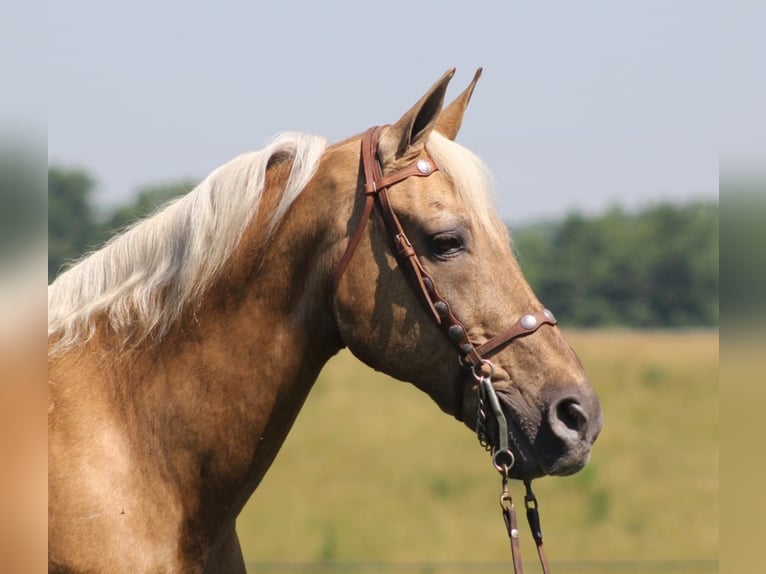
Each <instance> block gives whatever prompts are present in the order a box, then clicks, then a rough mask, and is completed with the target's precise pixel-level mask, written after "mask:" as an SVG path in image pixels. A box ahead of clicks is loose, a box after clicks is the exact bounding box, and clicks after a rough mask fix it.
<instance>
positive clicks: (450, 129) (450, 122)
mask: <svg viewBox="0 0 766 574" xmlns="http://www.w3.org/2000/svg"><path fill="white" fill-rule="evenodd" d="M480 77H481V68H479V69H478V70H476V74H474V76H473V80H471V83H470V84H468V87H467V88H466V89H465V90H463V93H462V94H460V95H459V96H458V97H457V98H455V99H454V100H453V101H452V103H451V104H450V105H448V106H447V107H446V108H444V111H443V112H442V113H441V115H440V116H439V119H438V120H437V122H436V131H437V132H439V133H440V134H442V135H443V136H444V137H447V138H449V139H451V140H453V141H454V139H455V137H457V132H459V131H460V126H461V125H462V124H463V114H465V109H466V108H467V107H468V102H470V101H471V96H472V95H473V89H474V88H475V87H476V82H478V81H479V78H480Z"/></svg>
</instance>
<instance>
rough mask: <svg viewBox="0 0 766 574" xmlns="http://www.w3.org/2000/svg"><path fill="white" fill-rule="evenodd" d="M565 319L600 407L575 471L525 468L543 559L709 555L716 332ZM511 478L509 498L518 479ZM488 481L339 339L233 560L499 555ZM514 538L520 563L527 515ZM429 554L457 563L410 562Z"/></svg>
mask: <svg viewBox="0 0 766 574" xmlns="http://www.w3.org/2000/svg"><path fill="white" fill-rule="evenodd" d="M566 334H567V336H568V337H569V340H570V342H571V343H572V345H573V346H574V347H575V349H576V350H577V352H578V354H579V355H580V357H581V359H582V361H583V363H584V364H585V366H586V369H587V370H588V373H589V375H590V377H591V380H592V383H593V385H594V387H595V388H596V390H597V392H598V393H599V395H600V397H601V402H602V407H603V410H604V419H605V422H604V430H603V432H602V434H601V437H600V438H599V440H598V442H597V443H596V446H595V448H594V451H593V455H592V458H591V462H590V464H589V466H588V467H586V469H585V470H584V471H582V472H580V473H579V474H577V475H575V476H572V477H567V478H545V479H541V480H538V481H536V482H535V486H536V487H535V491H536V493H537V496H538V499H539V502H540V510H541V516H542V525H543V532H544V533H545V543H546V549H547V552H548V557H549V559H550V560H551V562H553V563H554V565H555V564H559V565H560V567H564V569H565V570H566V571H567V572H574V571H576V572H580V571H583V572H585V571H595V570H598V571H606V570H604V569H603V568H602V569H600V570H599V569H598V568H596V566H594V564H598V563H613V564H618V565H619V564H623V565H625V568H626V569H627V568H629V569H630V571H631V572H642V571H644V570H641V569H640V568H638V567H637V566H636V564H635V563H637V562H638V563H640V562H644V561H648V562H650V563H652V564H654V567H653V568H647V570H646V571H657V570H662V571H666V572H672V571H679V572H680V571H682V570H681V569H676V570H673V564H675V563H676V561H680V563H679V566H678V568H681V567H682V566H688V568H687V569H683V571H684V572H695V571H700V572H702V571H710V568H711V564H713V565H714V564H715V561H716V560H717V559H718V432H719V422H718V332H717V331H681V332H662V331H660V332H636V331H571V332H567V333H566ZM512 489H513V491H512V493H513V494H514V495H515V497H516V500H517V506H522V504H521V501H522V494H523V489H522V487H521V485H520V484H516V483H514V484H513V485H512ZM498 493H499V478H498V476H497V473H496V472H495V471H494V470H493V469H492V467H491V466H490V461H489V458H488V455H487V453H485V452H484V451H483V450H482V449H481V447H480V446H479V445H478V443H477V441H476V438H475V436H474V435H472V434H471V432H470V431H468V429H466V428H465V427H463V426H461V425H460V424H458V423H457V422H456V421H454V420H453V419H451V418H450V417H448V416H446V415H444V414H443V413H441V412H440V411H439V410H438V408H437V407H436V406H435V405H434V404H432V402H431V400H430V399H429V398H428V397H427V396H425V395H424V394H422V393H420V392H419V391H417V390H416V389H415V388H413V387H411V386H410V385H407V384H402V383H399V382H397V381H393V380H391V379H389V378H387V377H386V376H384V375H381V374H380V373H375V372H373V371H372V370H370V369H369V368H367V367H366V366H364V365H362V364H361V363H359V362H358V361H357V360H356V359H354V358H353V357H352V356H351V355H350V354H348V353H346V352H344V353H342V354H340V355H339V356H337V357H336V358H334V359H333V360H332V361H331V362H330V363H328V365H327V366H326V368H325V370H324V371H323V372H322V375H321V377H320V379H319V380H318V381H317V384H316V385H315V387H314V389H313V390H312V392H311V395H310V396H309V398H308V400H307V402H306V405H305V407H304V408H303V410H302V411H301V414H300V415H299V417H298V420H297V422H296V424H295V427H294V428H293V430H292V432H291V433H290V435H289V437H288V439H287V441H286V443H285V445H284V447H283V449H282V451H281V452H280V454H279V456H278V457H277V460H276V462H275V463H274V466H273V467H272V469H271V471H270V472H269V474H268V475H267V476H266V478H265V479H264V481H263V483H262V484H261V486H260V488H259V489H258V490H257V491H256V493H255V494H254V495H253V497H252V498H251V500H250V502H249V503H248V505H247V507H246V508H245V510H244V512H243V513H242V515H241V516H240V519H239V521H238V531H239V533H240V540H241V542H242V546H243V552H244V554H245V558H246V560H247V561H248V562H249V563H253V564H254V565H258V564H260V568H256V567H255V566H254V567H253V571H256V570H258V571H262V570H267V569H270V570H271V571H276V570H278V569H277V568H276V566H275V565H274V564H273V563H283V562H289V563H291V564H295V563H304V562H310V563H312V564H314V563H322V562H328V563H333V564H335V565H336V566H337V565H338V564H341V565H342V564H357V565H358V567H352V568H351V569H350V570H349V569H345V570H344V571H359V572H362V571H368V570H365V567H364V566H363V564H362V563H368V562H371V563H383V564H390V563H397V564H412V565H413V566H412V568H411V571H413V572H416V571H417V572H420V571H429V572H436V571H460V570H466V569H468V566H469V564H470V563H477V564H478V563H482V564H485V565H491V564H492V563H496V564H502V565H504V566H503V567H502V568H501V567H498V569H497V570H495V571H510V562H509V548H508V541H507V535H506V534H505V530H504V526H503V524H502V519H501V516H500V513H499V508H498V505H497V496H498ZM520 514H523V512H522V513H520ZM520 518H521V517H520ZM522 549H523V555H524V557H525V561H527V562H529V563H530V566H531V565H532V561H533V558H534V555H535V552H534V543H533V542H532V540H531V538H530V537H529V536H528V533H527V530H526V526H524V528H523V531H522ZM694 561H701V562H700V565H699V569H698V570H695V569H694V565H693V564H691V565H690V564H688V563H689V562H694ZM432 562H443V563H445V564H446V563H448V562H454V563H460V564H463V565H464V567H463V568H461V567H460V566H456V567H455V568H457V570H456V569H451V570H447V569H446V566H445V568H444V569H438V568H436V569H435V568H434V566H433V565H426V566H417V565H418V564H424V563H432ZM574 562H591V566H590V567H587V566H583V567H582V568H585V569H584V570H578V569H577V567H576V566H575V565H572V563H574ZM270 563H271V568H267V565H268V564H270ZM567 564H570V566H569V567H566V565H567ZM631 564H633V566H636V567H635V568H634V567H633V566H631ZM663 565H664V566H663ZM370 568H372V566H370ZM378 568H379V569H378V570H373V569H371V570H369V571H383V570H380V564H379V565H378ZM477 568H478V566H477ZM488 568H489V567H488ZM616 569H617V568H615V570H616ZM405 570H406V568H405V569H399V570H396V571H397V572H404V571H405ZM312 571H320V570H312ZM321 571H324V570H321ZM328 571H329V570H328ZM482 571H490V569H485V570H482ZM532 571H535V570H532ZM554 571H556V569H555V568H554Z"/></svg>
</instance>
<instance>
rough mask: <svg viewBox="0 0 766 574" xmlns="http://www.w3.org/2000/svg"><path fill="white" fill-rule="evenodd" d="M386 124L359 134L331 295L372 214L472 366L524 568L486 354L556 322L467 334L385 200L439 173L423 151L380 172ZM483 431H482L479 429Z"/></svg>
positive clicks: (535, 530) (543, 319)
mask: <svg viewBox="0 0 766 574" xmlns="http://www.w3.org/2000/svg"><path fill="white" fill-rule="evenodd" d="M383 129H384V126H377V127H373V128H370V129H368V130H367V131H366V132H364V134H363V135H362V150H361V161H362V170H363V173H364V195H365V202H364V208H363V210H362V215H361V217H360V218H359V222H358V223H357V225H356V228H355V230H354V232H353V234H352V235H351V238H350V239H349V242H348V245H347V247H346V251H345V252H344V254H343V256H342V257H341V260H340V262H339V263H338V266H337V267H336V268H335V271H334V273H333V274H332V277H331V279H332V285H331V296H332V297H333V299H334V298H335V293H336V291H337V288H338V284H339V283H340V280H341V277H342V276H343V272H344V271H345V270H346V267H347V266H348V264H349V262H350V261H351V258H352V256H353V255H354V252H355V250H356V248H357V246H358V244H359V241H360V240H361V238H362V236H363V234H364V230H365V228H366V226H367V223H368V221H369V220H370V218H371V217H372V216H373V214H374V216H375V218H376V219H377V221H378V224H379V226H380V227H381V229H382V230H383V231H384V233H385V235H386V239H387V242H388V244H389V248H390V249H391V252H392V253H393V255H394V257H395V258H396V261H397V263H398V265H399V268H400V269H401V270H402V273H403V274H404V276H405V278H406V279H407V282H408V283H409V285H410V288H411V289H412V291H413V293H414V294H415V296H416V297H417V299H418V300H419V301H420V304H421V305H422V307H423V309H424V310H425V311H426V313H427V314H428V315H429V316H430V317H431V319H432V320H433V321H434V322H435V324H436V325H437V326H438V327H439V328H440V329H441V331H442V332H444V333H445V335H446V336H447V339H448V340H449V341H450V342H451V343H452V344H453V345H454V346H455V347H456V348H457V352H458V357H459V360H460V363H461V364H462V365H463V366H464V367H466V368H467V369H469V370H470V372H471V374H472V375H473V377H474V379H475V380H476V381H477V382H478V387H477V388H478V391H477V392H478V394H479V401H478V402H479V413H478V416H477V433H478V434H479V439H480V441H481V442H482V444H483V445H484V446H485V447H487V448H488V450H491V451H492V454H493V464H494V465H495V468H496V469H497V470H498V471H499V472H500V474H501V476H502V479H503V491H502V494H501V495H500V506H501V508H502V510H503V518H504V521H505V524H506V528H507V530H508V535H509V538H510V541H511V550H512V554H513V563H514V571H515V572H517V573H521V572H522V566H521V554H520V550H519V535H518V529H517V525H516V513H515V509H514V507H513V502H512V500H511V497H510V494H509V493H508V486H507V485H508V479H509V473H510V470H511V467H512V466H513V464H514V462H515V458H514V455H513V453H512V452H511V450H510V448H509V447H508V431H507V422H506V420H505V415H504V414H503V412H502V409H501V408H500V405H499V401H498V398H497V395H496V393H495V390H494V387H493V385H492V382H491V376H492V371H493V367H492V363H491V362H490V361H489V357H491V356H492V355H494V354H495V353H497V352H498V351H499V350H500V349H502V348H503V347H505V346H506V345H507V344H509V343H510V342H512V341H513V340H514V339H517V338H519V337H523V336H525V335H529V334H532V333H534V332H535V331H537V330H538V329H539V328H540V327H541V326H542V325H545V324H548V325H555V324H556V323H557V321H556V318H555V317H554V316H553V313H551V312H550V311H549V310H548V309H541V310H539V311H536V312H534V313H527V314H524V315H522V316H521V317H520V318H519V319H518V320H517V321H516V322H515V323H514V324H513V325H511V326H510V327H509V328H508V329H506V330H505V331H503V332H501V333H499V334H497V335H495V336H493V337H491V338H490V339H488V340H487V341H484V342H483V343H475V342H474V341H472V340H471V339H469V337H468V333H467V329H466V327H465V325H464V324H463V323H462V322H461V321H460V319H458V318H457V317H456V316H455V314H454V312H453V311H452V308H451V307H450V304H449V302H448V301H447V300H446V299H445V298H444V297H442V295H441V294H440V293H439V291H438V289H437V288H436V284H435V283H434V280H433V278H432V277H431V275H430V274H429V273H428V271H426V269H425V268H424V267H423V265H422V263H421V262H420V259H419V258H418V254H417V252H416V251H415V248H414V247H413V246H412V243H411V242H410V240H409V238H408V237H407V235H406V233H405V232H404V228H403V227H402V224H401V222H400V221H399V218H398V217H397V215H396V213H395V212H394V210H393V209H392V208H391V204H390V202H389V198H388V190H389V188H390V187H392V186H394V185H396V184H397V183H400V182H402V181H404V180H406V179H408V178H410V177H428V176H430V175H431V174H433V173H434V172H436V171H438V167H437V165H436V163H435V162H434V161H433V160H432V159H431V158H430V157H429V156H428V154H427V152H426V151H425V149H424V150H423V151H422V152H421V153H420V154H419V156H418V157H417V158H416V159H415V160H414V161H413V162H411V163H409V164H408V165H407V166H405V167H403V168H401V169H399V170H397V171H394V172H392V173H389V174H387V175H384V174H383V169H382V167H381V164H380V161H379V158H378V139H379V137H380V134H381V132H382V130H383ZM463 395H464V392H459V393H458V397H459V404H458V406H457V408H456V409H455V417H456V418H457V419H458V420H462V400H463ZM488 407H490V408H491V410H492V412H491V414H493V415H494V416H495V419H496V421H497V426H498V433H497V435H498V436H497V442H496V443H495V441H491V440H490V439H489V436H488V433H487V430H486V427H484V428H483V429H482V428H481V425H482V420H484V421H485V422H486V419H487V416H488V415H489V414H490V412H489V410H490V408H488ZM482 431H483V432H482ZM525 484H526V487H527V495H526V496H525V505H526V510H527V519H528V521H529V524H530V528H531V530H532V535H533V538H534V539H535V543H536V544H537V550H538V555H539V557H540V561H541V564H542V566H543V572H544V573H546V574H547V573H548V572H549V569H548V563H547V560H546V559H545V555H544V553H543V547H542V533H541V532H540V524H539V516H538V513H537V500H536V499H535V497H534V494H533V493H532V490H531V485H530V482H529V481H525Z"/></svg>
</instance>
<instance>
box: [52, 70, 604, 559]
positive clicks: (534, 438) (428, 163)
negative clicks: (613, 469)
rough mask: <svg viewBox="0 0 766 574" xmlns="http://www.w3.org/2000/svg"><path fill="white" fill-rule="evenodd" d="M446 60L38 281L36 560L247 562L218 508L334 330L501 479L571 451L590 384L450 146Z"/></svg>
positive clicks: (469, 159) (589, 408)
mask: <svg viewBox="0 0 766 574" xmlns="http://www.w3.org/2000/svg"><path fill="white" fill-rule="evenodd" d="M453 73H454V70H450V71H449V72H447V73H446V74H445V75H444V76H443V77H442V78H440V79H439V80H438V81H437V82H436V83H435V84H434V85H433V86H432V87H431V89H429V90H428V92H427V93H426V94H425V95H424V96H423V97H422V98H421V99H420V100H419V101H418V102H417V103H416V104H415V105H414V106H413V107H412V108H411V109H410V110H409V111H407V113H405V114H404V115H403V116H402V118H401V119H400V120H399V121H397V122H396V123H394V124H392V125H389V126H386V127H383V128H380V129H376V130H372V131H368V132H366V133H365V135H364V137H362V138H361V140H360V136H356V137H352V138H350V139H347V140H345V141H342V142H340V143H337V144H333V145H329V146H328V145H326V143H325V141H324V140H323V139H321V138H317V137H311V136H306V135H300V134H286V135H283V136H281V137H279V138H277V139H276V140H275V141H274V142H273V143H271V144H270V145H269V146H268V147H266V148H265V149H263V150H262V151H259V152H256V153H251V154H247V155H243V156H241V157H238V158H236V159H234V160H233V161H231V162H230V163H227V164H226V165H224V166H222V167H220V168H219V169H217V170H216V171H214V172H213V173H212V174H211V175H210V176H208V177H207V178H206V179H205V180H204V181H203V182H202V183H201V184H200V185H199V186H198V187H197V188H196V189H195V190H193V191H192V192H190V193H189V194H188V195H186V196H184V197H182V198H180V199H178V200H177V201H175V202H173V203H171V204H169V205H168V206H167V207H165V208H164V209H162V210H161V211H160V212H158V213H157V214H155V215H154V216H152V217H150V218H148V219H146V220H145V221H143V222H140V223H138V224H136V225H135V226H133V227H132V228H130V229H129V230H127V231H126V232H125V233H123V234H121V235H119V236H117V237H115V238H114V239H112V240H111V241H110V242H109V243H108V244H107V245H106V246H104V247H103V248H102V249H100V250H99V251H96V252H94V253H92V254H91V255H89V256H88V257H86V258H85V259H83V260H82V261H80V262H79V263H77V264H76V265H74V266H73V267H71V268H70V269H69V270H68V271H66V272H65V273H63V274H62V275H61V276H60V277H59V278H58V279H57V280H56V281H55V282H54V283H53V284H52V285H51V286H50V288H49V293H48V313H49V371H48V372H49V392H50V404H49V423H48V425H49V426H48V429H49V443H48V446H49V522H48V528H49V568H50V571H53V572H131V573H136V572H152V573H156V572H183V573H189V572H244V571H245V568H244V563H243V559H242V554H241V552H240V548H239V542H238V539H237V535H236V533H235V530H234V523H235V519H236V517H237V515H238V513H239V512H240V510H241V509H242V507H243V505H244V504H245V502H246V501H247V499H248V497H249V496H250V495H251V493H252V492H253V491H254V489H255V488H256V487H257V486H258V483H259V482H260V480H261V479H262V477H263V476H264V474H265V473H266V471H267V470H268V468H269V465H270V464H271V463H272V461H273V460H274V457H275V456H276V454H277V451H278V450H279V448H280V446H281V444H282V442H283V440H284V439H285V436H286V435H287V433H288V432H289V430H290V427H291V425H292V423H293V421H294V419H295V417H296V415H297V413H298V410H299V409H300V408H301V405H302V403H303V401H304V399H305V398H306V396H307V394H308V392H309V389H310V388H311V385H312V384H313V382H314V380H315V379H316V378H317V375H318V373H319V371H320V370H321V368H322V366H323V365H324V364H325V362H327V360H328V359H329V358H330V357H332V356H333V355H334V354H335V353H337V352H338V350H339V349H341V348H342V347H344V346H347V347H348V348H349V349H350V350H351V351H352V352H353V353H354V354H355V355H356V356H357V357H358V358H359V359H361V360H362V361H364V362H365V363H367V364H368V365H370V366H371V367H374V368H375V369H378V370H380V371H384V372H385V373H388V374H389V375H391V376H393V377H396V378H398V379H401V380H404V381H409V382H411V383H413V384H414V385H415V386H417V387H418V388H419V389H421V390H422V391H424V392H426V393H428V395H430V396H431V397H432V398H433V400H434V401H435V402H436V404H437V405H438V406H439V407H440V408H441V409H442V410H443V411H445V412H446V413H448V414H450V415H453V416H455V417H456V418H457V419H458V420H462V421H464V423H465V424H466V425H467V426H468V427H469V428H471V429H475V428H476V427H477V422H478V426H479V427H480V428H481V427H483V435H484V439H485V440H486V441H487V442H490V443H491V444H495V443H497V441H500V443H501V444H502V443H507V444H509V445H511V446H510V449H509V452H508V455H509V456H508V458H506V459H503V460H504V462H501V463H500V464H501V465H502V466H503V468H504V470H505V471H506V473H510V475H511V476H512V477H515V478H523V479H530V478H534V477H537V476H541V475H544V474H553V475H565V474H570V473H573V472H576V471H578V470H579V469H580V468H582V467H583V466H584V465H585V463H586V462H587V459H588V457H589V454H590V450H591V446H592V444H593V441H594V440H595V438H596V436H597V435H598V433H599V430H600V428H601V412H600V408H599V404H598V399H597V398H596V395H595V394H594V392H593V391H592V390H591V388H590V386H589V384H588V382H587V379H586V375H585V373H584V371H583V368H582V366H581V364H580V362H579V360H578V359H577V357H576V356H575V354H574V352H573V351H572V349H571V348H570V346H569V345H568V344H567V343H566V341H565V340H564V338H563V337H562V335H561V333H560V331H559V330H558V328H557V327H556V326H555V319H553V317H552V315H551V314H550V312H548V311H544V310H543V307H542V305H541V304H540V302H539V301H538V300H537V299H536V297H535V295H534V294H533V293H532V290H531V289H530V287H529V285H528V284H527V283H526V281H525V280H524V278H523V276H522V274H521V272H520V270H519V267H518V265H517V263H516V261H515V260H514V257H513V254H512V251H511V247H510V243H509V239H508V235H507V232H506V230H505V227H504V225H503V224H502V223H501V222H500V221H499V219H498V218H497V216H496V215H495V214H494V213H493V211H492V210H491V208H490V207H489V205H490V204H489V198H488V183H487V181H488V178H487V173H486V170H485V168H484V167H483V164H482V163H481V162H480V161H479V160H478V159H477V158H476V157H475V156H474V155H473V154H472V153H470V152H469V151H467V150H466V149H465V148H463V147H461V146H459V145H458V144H456V143H454V141H453V140H454V138H455V136H456V134H457V131H458V129H459V127H460V125H461V122H462V118H463V113H464V111H465V108H466V106H467V104H468V101H469V99H470V97H471V93H472V92H473V88H474V85H475V82H476V80H477V79H478V76H479V74H478V73H477V75H476V77H475V78H474V80H473V81H472V82H471V84H470V85H469V86H468V88H467V89H466V90H465V91H464V92H463V93H462V94H460V95H459V96H458V97H457V98H456V100H455V101H454V102H453V103H452V104H450V105H449V106H448V107H446V108H444V109H442V105H443V100H444V94H445V91H446V88H447V84H448V83H449V80H450V79H451V77H452V75H453ZM384 192H385V193H384ZM371 213H372V214H373V215H372V216H371ZM392 226H393V228H392ZM392 229H393V231H392ZM445 335H446V336H445ZM490 356H491V358H492V360H491V362H490V361H489V359H488V357H490ZM459 358H460V360H458V359H459ZM490 377H491V379H490ZM482 381H484V382H486V384H487V385H488V387H489V392H490V393H491V394H492V395H493V397H491V398H496V397H497V396H499V397H500V401H499V404H500V405H501V409H500V410H502V413H504V414H505V415H506V416H507V419H508V425H507V431H506V432H504V433H501V432H500V431H499V430H498V429H500V428H504V426H503V427H501V426H500V424H499V422H498V423H497V424H496V423H495V422H493V421H494V419H492V417H489V418H490V420H489V421H486V420H484V421H483V422H482V421H481V420H480V419H481V418H482V416H481V414H479V413H481V411H480V409H479V408H478V404H479V396H480V395H481V394H482V391H481V390H480V387H481V384H480V383H481V382H482ZM477 389H478V390H477ZM483 392H484V393H485V394H486V392H487V389H484V391H483ZM495 392H496V394H495ZM495 404H497V402H495ZM485 410H486V409H485ZM498 435H502V436H498ZM493 448H495V450H497V447H496V446H494V447H493Z"/></svg>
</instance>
